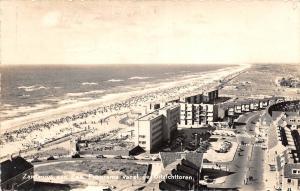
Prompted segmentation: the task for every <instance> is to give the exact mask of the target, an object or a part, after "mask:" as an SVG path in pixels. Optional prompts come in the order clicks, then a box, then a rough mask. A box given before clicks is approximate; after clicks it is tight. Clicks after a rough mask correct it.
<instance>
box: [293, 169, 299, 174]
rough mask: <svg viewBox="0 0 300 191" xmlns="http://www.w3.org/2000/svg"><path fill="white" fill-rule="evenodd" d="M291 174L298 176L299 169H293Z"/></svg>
mask: <svg viewBox="0 0 300 191" xmlns="http://www.w3.org/2000/svg"><path fill="white" fill-rule="evenodd" d="M292 173H293V174H300V169H293V170H292Z"/></svg>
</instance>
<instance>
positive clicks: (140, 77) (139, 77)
mask: <svg viewBox="0 0 300 191" xmlns="http://www.w3.org/2000/svg"><path fill="white" fill-rule="evenodd" d="M149 78H151V77H147V76H145V77H142V76H133V77H130V78H128V79H129V80H144V79H149Z"/></svg>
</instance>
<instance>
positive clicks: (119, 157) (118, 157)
mask: <svg viewBox="0 0 300 191" xmlns="http://www.w3.org/2000/svg"><path fill="white" fill-rule="evenodd" d="M114 159H123V157H122V156H121V155H117V156H115V157H114Z"/></svg>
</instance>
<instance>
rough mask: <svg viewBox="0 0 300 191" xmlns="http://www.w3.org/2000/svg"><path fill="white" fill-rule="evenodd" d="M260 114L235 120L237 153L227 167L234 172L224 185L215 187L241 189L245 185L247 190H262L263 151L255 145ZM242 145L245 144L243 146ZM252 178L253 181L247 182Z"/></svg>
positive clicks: (254, 113)
mask: <svg viewBox="0 0 300 191" xmlns="http://www.w3.org/2000/svg"><path fill="white" fill-rule="evenodd" d="M261 113H262V112H261V111H259V112H251V113H247V114H244V115H242V116H240V117H239V119H238V120H237V122H238V123H240V124H241V125H238V126H237V127H236V129H237V131H239V132H240V133H239V134H238V135H237V142H238V144H239V148H238V151H237V152H236V154H235V157H234V160H233V161H232V162H231V163H230V165H229V171H231V172H234V173H233V174H231V175H229V176H228V177H227V178H226V180H225V183H224V184H222V185H219V186H217V187H220V188H221V187H222V188H243V187H244V186H245V184H247V189H248V190H249V188H250V190H263V187H264V185H263V178H262V176H263V164H264V163H263V160H264V152H265V151H264V150H262V148H261V146H259V145H257V144H255V137H254V136H255V123H256V122H257V121H258V120H259V118H260V114H261ZM242 143H245V144H244V145H243V144H242ZM250 176H252V177H253V178H254V179H253V181H250V180H249V177H250Z"/></svg>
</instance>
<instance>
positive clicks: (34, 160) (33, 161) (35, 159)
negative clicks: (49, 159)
mask: <svg viewBox="0 0 300 191" xmlns="http://www.w3.org/2000/svg"><path fill="white" fill-rule="evenodd" d="M31 162H32V163H35V162H42V161H41V160H40V159H38V158H34V159H32V161H31Z"/></svg>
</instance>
